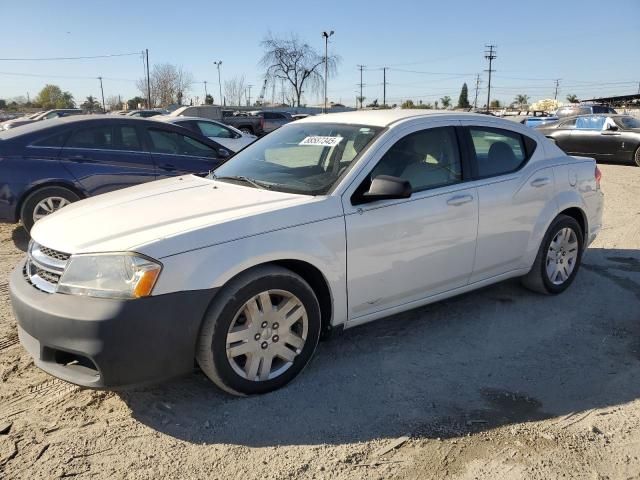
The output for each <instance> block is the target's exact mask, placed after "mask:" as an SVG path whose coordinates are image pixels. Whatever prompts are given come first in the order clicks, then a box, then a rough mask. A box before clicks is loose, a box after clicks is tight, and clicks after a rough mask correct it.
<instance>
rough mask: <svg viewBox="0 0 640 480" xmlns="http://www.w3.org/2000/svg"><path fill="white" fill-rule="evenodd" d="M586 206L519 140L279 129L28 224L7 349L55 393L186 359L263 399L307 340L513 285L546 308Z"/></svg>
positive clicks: (418, 128)
mask: <svg viewBox="0 0 640 480" xmlns="http://www.w3.org/2000/svg"><path fill="white" fill-rule="evenodd" d="M602 207H603V194H602V191H601V190H600V171H599V170H598V168H597V167H596V163H595V161H594V160H593V159H590V158H584V157H571V156H567V155H566V154H565V153H564V152H562V151H561V150H560V149H559V148H558V147H556V146H555V145H554V144H553V143H552V142H551V141H549V140H548V139H546V138H545V137H544V136H542V135H541V134H539V133H537V132H536V131H535V130H532V129H530V128H527V127H525V126H523V125H519V124H516V123H513V122H510V121H507V120H501V119H498V118H494V117H488V116H485V115H476V114H452V113H429V111H419V110H380V111H360V112H351V113H337V114H328V115H322V116H318V117H310V118H308V119H303V120H298V121H296V122H292V123H289V124H287V125H285V126H283V127H282V128H279V129H278V130H276V131H275V132H273V133H271V134H269V135H267V136H265V137H263V138H261V139H260V140H258V141H257V142H255V143H254V144H252V145H250V146H248V147H247V148H245V149H244V150H242V151H241V152H239V153H238V154H237V155H235V156H234V157H232V158H231V159H230V160H229V161H227V162H226V163H224V164H223V165H222V166H220V167H218V168H217V169H216V170H215V171H214V172H213V173H211V174H210V175H209V176H208V177H205V178H201V177H197V176H193V175H186V176H182V177H174V178H171V179H166V180H160V181H156V182H150V183H145V184H143V185H138V186H135V187H131V188H127V189H124V190H119V191H117V192H112V193H107V194H104V195H99V196H97V197H92V198H89V199H86V200H82V201H79V202H77V203H73V204H71V205H70V206H67V207H65V208H63V209H61V210H59V211H57V212H55V213H53V214H52V215H49V216H47V217H45V218H44V219H42V220H40V221H39V222H37V223H36V224H35V226H34V227H33V229H32V230H31V236H32V238H33V240H32V243H31V244H30V246H29V250H28V255H27V257H26V258H25V259H24V260H23V261H22V263H21V264H20V265H19V266H18V268H16V269H15V270H14V273H13V274H12V277H11V281H10V292H11V299H12V303H13V308H14V311H15V317H16V319H17V321H18V332H19V335H20V340H21V342H22V345H23V346H24V347H25V348H26V349H27V350H28V351H29V352H30V354H31V355H32V356H33V357H34V360H35V363H36V365H38V366H39V367H40V368H42V369H43V370H45V371H47V372H49V373H51V374H52V375H55V376H58V377H60V378H63V379H65V380H68V381H71V382H74V383H77V384H80V385H84V386H88V387H101V388H110V387H119V386H124V385H132V384H145V383H148V382H151V381H158V380H162V379H166V378H168V377H171V376H175V375H179V374H185V373H188V372H191V371H192V369H193V361H194V359H195V360H196V361H197V362H198V364H199V365H200V367H201V368H202V370H203V371H204V373H205V374H206V375H207V376H208V377H209V378H210V379H211V380H212V381H213V382H215V383H216V384H217V385H218V386H219V387H221V388H222V389H224V390H225V391H227V392H230V393H233V394H255V393H264V392H268V391H271V390H274V389H276V388H279V387H282V386H283V385H285V384H286V383H287V382H289V381H291V380H292V379H293V378H294V377H295V376H296V375H297V374H298V373H300V372H301V371H302V369H303V368H304V366H305V365H306V364H307V363H308V362H309V359H310V358H311V356H312V355H313V352H314V351H315V349H316V345H317V343H318V339H319V338H320V335H321V333H322V332H328V331H330V330H333V331H335V330H341V329H343V328H350V327H354V326H356V325H360V324H363V323H366V322H369V321H372V320H376V319H378V318H382V317H387V316H389V315H392V314H394V313H398V312H402V311H405V310H409V309H412V308H416V307H419V306H421V305H425V304H428V303H431V302H436V301H438V300H441V299H444V298H447V297H451V296H454V295H458V294H461V293H464V292H468V291H471V290H475V289H478V288H482V287H484V286H486V285H489V284H492V283H496V282H499V281H502V280H506V279H508V278H514V277H521V278H522V282H523V284H524V285H525V286H526V287H527V288H530V289H532V290H535V291H537V292H540V293H543V294H558V293H561V292H563V291H564V290H565V289H566V288H568V287H569V285H571V283H572V282H573V280H574V279H575V277H576V274H577V273H578V269H579V267H580V262H581V260H582V256H583V254H584V253H585V251H586V249H587V246H588V245H589V244H590V243H591V242H592V241H593V240H594V239H595V237H596V235H597V233H598V232H599V231H600V229H601V227H602ZM553 305H554V304H551V303H550V307H549V308H550V309H553V308H554V307H553ZM471 314H472V312H471ZM396 321H398V322H400V321H402V319H397V320H396ZM380 354H381V355H383V354H384V352H380ZM336 361H340V359H339V358H336Z"/></svg>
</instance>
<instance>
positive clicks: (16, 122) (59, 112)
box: [0, 108, 82, 130]
mask: <svg viewBox="0 0 640 480" xmlns="http://www.w3.org/2000/svg"><path fill="white" fill-rule="evenodd" d="M81 113H82V110H80V109H79V108H56V109H54V110H47V111H46V112H40V113H37V114H34V115H29V116H26V117H20V118H15V119H13V120H9V121H6V122H3V123H2V126H1V127H0V130H9V129H10V128H15V127H20V126H22V125H28V124H30V123H34V122H40V121H42V120H50V119H52V118H60V117H68V116H69V115H80V114H81Z"/></svg>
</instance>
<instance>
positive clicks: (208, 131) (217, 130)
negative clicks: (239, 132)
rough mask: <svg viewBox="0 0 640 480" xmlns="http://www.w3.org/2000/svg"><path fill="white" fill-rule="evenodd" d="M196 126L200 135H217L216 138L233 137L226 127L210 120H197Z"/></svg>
mask: <svg viewBox="0 0 640 480" xmlns="http://www.w3.org/2000/svg"><path fill="white" fill-rule="evenodd" d="M198 127H200V131H201V132H202V135H204V136H205V137H217V138H233V137H234V135H233V133H232V132H231V130H229V129H228V128H224V127H223V126H221V125H218V124H216V123H212V122H198Z"/></svg>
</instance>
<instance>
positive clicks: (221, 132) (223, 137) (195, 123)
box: [153, 116, 258, 153]
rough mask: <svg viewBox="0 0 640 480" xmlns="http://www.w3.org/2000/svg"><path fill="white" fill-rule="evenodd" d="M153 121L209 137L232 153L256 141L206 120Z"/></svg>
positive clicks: (196, 118) (232, 128)
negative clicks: (177, 126)
mask: <svg viewBox="0 0 640 480" xmlns="http://www.w3.org/2000/svg"><path fill="white" fill-rule="evenodd" d="M153 119H154V120H158V121H161V122H167V123H172V124H174V125H179V126H181V127H184V128H187V129H189V130H191V131H192V132H196V133H198V134H200V135H204V136H205V137H209V138H210V139H211V140H213V141H214V142H216V143H219V144H220V145H222V146H223V147H226V148H228V149H229V150H231V151H232V152H234V153H235V152H237V151H239V150H242V149H243V148H244V147H246V146H247V145H249V144H250V143H253V142H255V141H256V140H257V139H258V137H256V136H255V135H252V134H250V133H244V132H241V131H240V130H238V129H237V128H234V127H231V126H229V125H225V124H224V123H221V122H216V121H215V120H209V119H207V118H200V117H172V116H162V117H154V118H153Z"/></svg>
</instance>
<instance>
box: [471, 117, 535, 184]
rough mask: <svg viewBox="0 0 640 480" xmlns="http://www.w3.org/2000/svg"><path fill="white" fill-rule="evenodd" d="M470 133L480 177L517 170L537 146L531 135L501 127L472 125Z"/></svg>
mask: <svg viewBox="0 0 640 480" xmlns="http://www.w3.org/2000/svg"><path fill="white" fill-rule="evenodd" d="M469 134H470V137H471V144H472V147H473V152H472V153H474V154H475V157H476V165H477V169H478V172H477V175H478V176H479V177H493V176H496V175H504V174H506V173H511V172H515V171H516V170H518V169H519V168H520V167H521V166H522V165H524V163H525V162H526V161H527V159H528V158H529V157H530V156H531V154H532V153H533V150H534V149H535V146H536V143H535V141H534V140H532V139H530V138H529V137H525V136H524V135H520V134H519V133H516V132H512V131H509V130H503V129H500V128H491V127H470V128H469Z"/></svg>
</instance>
